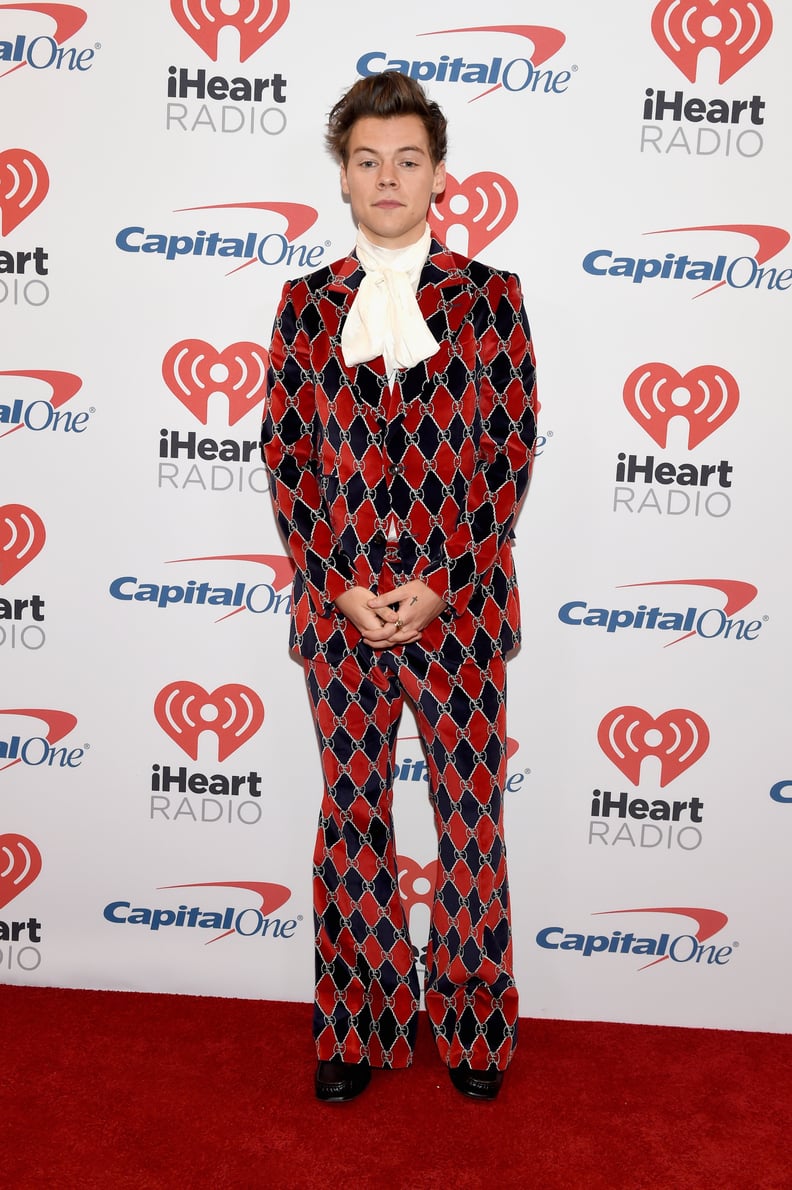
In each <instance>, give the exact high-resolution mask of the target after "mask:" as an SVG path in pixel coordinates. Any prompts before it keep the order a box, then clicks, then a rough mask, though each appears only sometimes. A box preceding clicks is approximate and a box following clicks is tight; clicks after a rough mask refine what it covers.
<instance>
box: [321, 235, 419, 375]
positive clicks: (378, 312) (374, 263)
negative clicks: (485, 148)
mask: <svg viewBox="0 0 792 1190" xmlns="http://www.w3.org/2000/svg"><path fill="white" fill-rule="evenodd" d="M431 238H432V237H431V232H430V229H429V224H428V223H427V225H426V229H425V231H424V234H423V235H422V236H421V238H420V240H417V241H416V242H415V243H414V244H408V246H407V247H406V248H382V247H380V245H379V244H372V243H371V241H370V240H368V239H366V237H365V236H364V234H363V232H362V231H358V236H357V242H356V244H355V251H356V252H357V257H358V260H359V261H360V263H361V265H362V266H363V269H364V270H365V273H366V275H365V277H364V278H363V281H362V282H361V285H360V288H359V289H358V292H357V295H356V297H355V300H354V302H353V303H352V306H351V308H350V311H349V314H348V315H347V319H346V322H345V323H344V328H343V330H342V332H341V350H342V352H343V355H344V362H345V363H346V365H347V367H354V365H355V364H362V363H366V362H367V361H368V360H371V359H375V357H376V356H378V355H381V356H382V357H383V359H384V360H385V371H386V373H387V376H388V379H389V380H391V379H392V378H393V375H394V373H395V372H396V371H397V370H398V369H399V368H412V367H414V365H415V364H417V363H420V362H421V360H424V359H429V357H430V356H432V355H434V353H435V352H436V351H438V350H439V348H440V344H439V343H438V342H437V340H436V339H435V337H434V335H433V334H432V332H431V331H430V330H429V327H428V326H427V325H426V323H425V321H424V318H423V315H422V314H421V311H420V309H419V307H418V302H417V301H416V298H415V294H416V291H417V289H418V281H419V280H420V276H421V270H422V269H423V266H424V264H425V263H426V259H427V257H428V255H429V244H430V241H431Z"/></svg>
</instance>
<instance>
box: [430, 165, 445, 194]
mask: <svg viewBox="0 0 792 1190" xmlns="http://www.w3.org/2000/svg"><path fill="white" fill-rule="evenodd" d="M445 187H446V167H445V161H441V162H440V163H439V164H438V165H436V166H435V171H434V179H433V180H432V194H442V193H443V191H444V190H445Z"/></svg>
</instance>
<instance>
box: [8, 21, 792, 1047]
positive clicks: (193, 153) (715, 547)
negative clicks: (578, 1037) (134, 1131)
mask: <svg viewBox="0 0 792 1190" xmlns="http://www.w3.org/2000/svg"><path fill="white" fill-rule="evenodd" d="M240 30H241V32H240ZM791 44H792V13H791V12H789V11H788V6H786V5H782V4H781V3H778V2H777V0H776V2H771V3H765V2H764V0H729V2H728V3H727V2H726V0H712V2H711V0H661V3H659V4H658V3H656V0H602V2H601V3H598V4H591V3H589V2H588V0H553V3H550V0H534V2H532V3H530V4H525V3H522V2H521V3H518V2H517V0H499V2H498V3H496V4H494V5H489V6H486V7H485V6H483V5H482V4H481V3H479V2H475V3H474V2H473V0H454V3H451V2H450V0H449V2H447V3H437V4H434V5H431V6H427V5H426V4H421V3H418V2H417V0H402V3H401V4H400V5H399V6H398V10H397V8H394V7H392V6H391V7H386V8H383V7H382V6H376V5H372V4H370V3H366V2H364V0H346V2H343V3H336V4H327V3H325V4H319V3H315V4H311V3H309V2H308V0H292V3H291V4H289V3H288V0H203V3H200V2H199V0H173V3H172V4H167V3H165V2H164V0H163V2H155V0H142V2H141V3H138V4H134V5H133V4H116V3H111V2H110V0H83V3H82V4H80V5H73V4H57V5H56V4H46V3H41V4H24V3H19V4H8V3H0V218H1V223H0V337H1V342H2V356H1V357H0V467H1V468H2V470H1V471H0V476H1V477H2V483H1V485H0V674H1V675H2V684H1V686H0V978H2V979H4V980H7V981H10V982H15V983H23V984H24V983H30V984H49V985H62V986H72V987H101V988H129V989H142V990H149V991H166V992H183V993H207V994H219V995H225V996H243V997H263V998H276V999H291V1000H307V999H310V996H311V991H312V942H311V938H312V931H311V923H310V856H311V851H312V846H313V835H314V827H315V820H316V813H317V808H318V801H319V792H320V791H319V769H318V760H317V755H316V748H315V742H314V739H313V732H312V727H311V724H310V719H309V713H308V706H307V701H306V698H305V695H304V692H303V686H302V678H301V673H300V670H299V667H298V665H297V664H295V662H294V661H292V660H291V659H290V658H289V657H288V655H287V630H288V585H289V578H290V572H289V569H288V564H287V563H286V561H285V559H284V551H283V546H282V544H281V542H280V539H279V537H278V534H277V531H276V528H275V524H274V519H273V516H272V512H271V509H270V504H269V497H268V495H267V494H266V491H267V485H266V476H265V474H264V472H263V470H262V467H261V463H260V460H259V457H258V454H257V451H256V447H255V443H256V440H257V437H258V425H259V422H260V418H261V410H262V400H263V392H262V388H261V379H262V370H263V367H264V366H265V363H266V348H267V344H268V341H269V334H270V328H271V324H272V318H273V314H274V310H275V306H276V303H277V300H278V297H279V294H280V290H281V287H282V285H283V282H284V280H285V279H286V278H287V277H291V276H295V275H298V274H300V273H302V272H305V271H308V270H309V269H310V268H313V267H317V266H319V265H321V264H325V263H329V262H331V261H332V260H335V259H337V258H338V257H340V256H342V255H344V254H345V253H346V252H347V250H348V249H349V247H350V246H351V244H352V242H353V236H354V229H353V227H352V223H351V220H350V216H349V211H348V208H347V207H346V206H345V205H344V203H343V202H342V200H341V196H340V189H339V185H338V177H337V168H336V166H335V165H334V163H333V162H332V161H331V159H330V158H329V157H328V156H327V154H326V152H325V150H324V147H323V132H324V122H325V117H326V114H327V111H328V110H329V108H330V107H331V106H332V104H333V103H334V102H335V100H336V99H337V98H338V96H339V95H340V94H341V93H342V91H344V90H345V89H346V88H347V87H348V86H349V85H351V83H352V82H354V80H355V79H356V77H358V75H359V74H360V73H361V72H366V71H378V70H382V69H385V68H386V67H387V66H388V65H389V64H390V65H391V66H392V67H394V68H396V69H402V70H405V71H408V72H412V73H414V74H415V75H416V76H418V77H420V78H422V79H423V80H424V81H425V83H426V86H427V88H428V90H429V92H430V94H431V96H432V97H433V98H436V99H437V100H438V101H439V102H440V103H441V104H442V106H443V108H444V110H445V111H446V113H447V115H448V117H449V121H450V128H451V144H450V154H449V160H448V168H449V172H450V174H451V176H452V178H451V181H450V182H449V188H448V191H447V193H446V196H445V198H444V200H443V202H442V203H441V204H440V206H439V207H438V209H437V210H436V211H435V212H434V214H433V222H434V223H435V227H436V228H438V229H442V232H443V234H444V235H445V236H446V238H447V241H448V243H449V245H450V246H451V247H452V248H455V249H458V250H461V251H470V252H472V253H475V254H477V255H479V256H481V257H482V258H483V259H485V260H486V261H487V262H488V263H491V264H493V265H497V266H502V267H506V268H511V269H514V270H516V271H517V272H519V274H520V276H521V278H522V281H523V286H524V291H525V298H526V305H527V308H528V313H529V318H530V320H531V325H532V329H533V332H534V337H535V343H536V350H537V356H538V360H539V377H540V396H541V401H542V411H541V415H540V432H541V436H542V437H541V440H540V449H539V457H538V459H537V465H536V470H535V476H534V480H533V483H532V488H531V492H530V495H529V499H528V502H527V505H526V507H525V509H524V510H523V512H522V514H521V517H520V520H519V524H518V566H519V573H520V579H521V590H522V602H523V609H524V616H525V624H526V634H525V635H526V644H525V646H524V648H523V650H522V652H521V654H520V655H519V656H518V657H516V658H515V659H514V660H513V661H512V663H511V666H510V726H509V735H510V738H511V746H512V755H511V758H510V764H509V793H508V799H507V807H508V808H507V815H508V817H507V829H508V841H509V850H510V864H511V875H512V886H513V912H514V925H515V934H516V962H517V975H518V980H519V984H520V988H521V992H522V1012H523V1013H524V1014H526V1015H533V1016H549V1017H565V1018H572V1019H600V1020H622V1021H636V1022H651V1023H660V1024H677V1025H711V1026H717V1027H729V1028H739V1029H766V1030H777V1031H787V1030H788V1029H789V1028H790V1020H791V1019H792V1014H791V1010H790V1006H789V997H788V994H786V993H785V988H786V987H787V985H788V982H789V977H790V966H791V964H790V948H789V940H788V931H787V929H786V926H785V924H784V922H785V917H784V908H785V905H786V903H787V902H788V900H789V894H790V875H789V871H790V869H789V861H788V855H789V837H790V831H791V830H792V757H791V756H790V751H789V736H788V723H789V715H790V705H789V680H788V658H789V655H790V643H791V642H790V633H791V631H792V630H791V629H790V621H789V580H788V569H789V562H788V542H789V540H790V529H791V528H792V526H791V525H790V499H789V493H788V480H787V478H786V474H785V471H786V467H785V464H786V455H787V449H788V447H787V443H788V441H789V435H790V430H792V425H790V421H791V415H790V408H791V406H790V402H789V399H788V389H789V381H788V368H787V366H786V359H785V353H786V347H787V343H788V338H789V325H790V323H789V310H790V301H791V300H792V298H790V288H791V287H792V245H790V244H789V242H788V241H789V238H790V236H789V232H790V219H792V214H791V213H790V212H791V211H792V206H791V205H790V197H791V193H790V192H791V190H792V186H791V185H790V182H791V179H790V164H789V160H790V159H789V141H788V129H789V127H790V123H791V122H792V96H790V92H789V88H788V86H787V85H786V79H785V73H786V71H785V68H786V63H787V59H788V55H789V49H790V45H791ZM414 736H415V727H414V724H413V723H412V722H411V721H410V719H409V717H406V718H405V721H404V723H403V725H402V733H401V740H400V745H399V757H400V772H399V780H398V782H397V787H396V791H395V793H396V811H397V832H398V841H399V850H400V854H401V855H402V857H403V870H404V876H403V881H402V886H403V892H404V895H405V900H406V904H407V908H408V911H409V913H410V920H411V925H412V927H413V933H414V942H415V944H416V947H417V949H418V950H419V951H420V949H421V948H422V947H423V945H424V944H425V938H426V929H427V920H428V908H427V901H428V889H429V878H430V877H431V866H432V861H433V857H434V836H433V827H432V822H431V815H430V812H429V807H428V802H427V797H426V784H425V780H424V771H425V770H424V769H423V764H422V757H421V754H420V751H419V750H418V745H417V741H416V740H415V739H414Z"/></svg>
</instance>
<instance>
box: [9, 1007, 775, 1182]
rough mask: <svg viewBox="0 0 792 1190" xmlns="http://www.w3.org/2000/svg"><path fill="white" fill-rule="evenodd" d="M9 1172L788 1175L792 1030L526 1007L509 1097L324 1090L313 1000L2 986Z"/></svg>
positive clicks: (325, 1177)
mask: <svg viewBox="0 0 792 1190" xmlns="http://www.w3.org/2000/svg"><path fill="white" fill-rule="evenodd" d="M0 1011H2V1022H3V1060H2V1064H1V1066H0V1140H1V1141H2V1144H1V1145H0V1186H2V1187H3V1188H4V1190H5V1188H7V1190H71V1188H72V1187H74V1188H75V1190H76V1188H78V1187H79V1188H80V1190H82V1188H85V1190H126V1188H133V1187H134V1188H135V1190H149V1188H155V1187H156V1188H157V1190H160V1188H162V1190H236V1188H240V1190H242V1188H244V1190H247V1188H250V1190H258V1188H267V1190H269V1188H272V1190H318V1188H322V1187H332V1188H336V1187H337V1188H341V1187H350V1188H351V1190H375V1188H377V1190H382V1188H391V1187H393V1188H395V1190H441V1188H442V1190H480V1188H482V1187H487V1188H492V1190H501V1188H503V1187H520V1188H527V1190H534V1188H536V1190H557V1188H561V1187H563V1188H564V1190H566V1188H572V1190H650V1188H651V1190H683V1188H684V1190H709V1188H710V1187H712V1188H717V1190H786V1188H792V1156H790V1154H792V1136H791V1135H790V1116H791V1115H792V1037H790V1036H788V1035H782V1036H779V1035H774V1034H764V1033H727V1032H722V1031H707V1030H696V1029H665V1028H649V1027H645V1026H635V1025H613V1024H604V1025H603V1024H594V1023H580V1022H565V1021H534V1020H526V1021H523V1022H521V1029H522V1033H521V1039H520V1046H519V1049H518V1051H517V1055H516V1057H515V1060H514V1063H513V1065H512V1068H511V1070H510V1071H509V1074H508V1076H507V1080H506V1083H505V1085H504V1089H503V1091H502V1093H501V1096H500V1098H499V1099H498V1101H497V1102H496V1103H495V1104H478V1103H474V1102H472V1101H469V1100H466V1099H465V1098H464V1097H463V1096H461V1095H460V1094H459V1093H458V1092H456V1091H455V1090H454V1089H453V1087H452V1086H451V1084H450V1082H449V1080H448V1076H447V1075H446V1073H445V1071H444V1070H443V1068H442V1067H441V1066H440V1064H439V1061H438V1059H437V1058H436V1055H435V1051H434V1047H433V1044H432V1042H431V1040H430V1038H429V1035H428V1028H427V1027H426V1021H425V1018H424V1019H422V1022H421V1024H422V1032H421V1038H420V1043H419V1048H418V1054H417V1056H416V1063H415V1065H414V1066H413V1068H412V1070H408V1071H402V1072H399V1073H385V1072H380V1071H375V1072H374V1075H373V1078H372V1082H371V1086H370V1087H369V1089H368V1091H367V1092H366V1093H365V1094H364V1095H363V1096H362V1097H361V1098H360V1099H359V1100H356V1101H355V1102H353V1103H349V1104H344V1105H339V1106H329V1105H324V1104H319V1103H317V1102H316V1101H315V1100H314V1098H313V1089H312V1074H313V1050H312V1044H311V1040H310V1008H309V1007H308V1006H306V1005H304V1004H276V1003H268V1002H257V1001H252V1000H222V999H213V998H208V997H206V998H201V997H191V996H161V995H144V994H140V993H123V992H84V991H62V990H57V989H49V988H26V987H15V986H9V985H0Z"/></svg>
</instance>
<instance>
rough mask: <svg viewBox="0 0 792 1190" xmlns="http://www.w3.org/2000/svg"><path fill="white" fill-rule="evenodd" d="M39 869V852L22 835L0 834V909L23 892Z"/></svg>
mask: <svg viewBox="0 0 792 1190" xmlns="http://www.w3.org/2000/svg"><path fill="white" fill-rule="evenodd" d="M40 871H41V852H40V851H39V849H38V847H37V846H36V844H35V843H33V842H31V840H30V839H26V838H25V836H24V835H0V909H4V908H5V906H6V905H8V904H9V902H10V901H13V900H14V898H15V897H18V896H19V894H20V893H22V892H24V891H25V889H26V888H28V887H29V886H30V885H31V884H32V883H33V881H34V880H35V879H36V877H37V876H38V874H39V872H40Z"/></svg>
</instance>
